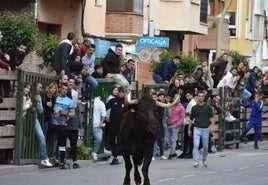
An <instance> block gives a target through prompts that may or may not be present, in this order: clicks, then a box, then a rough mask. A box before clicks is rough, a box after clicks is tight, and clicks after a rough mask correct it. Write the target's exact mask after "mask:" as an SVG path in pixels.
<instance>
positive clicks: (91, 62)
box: [81, 43, 98, 100]
mask: <svg viewBox="0 0 268 185" xmlns="http://www.w3.org/2000/svg"><path fill="white" fill-rule="evenodd" d="M85 46H86V47H87V51H86V54H85V56H83V58H82V63H83V64H84V67H83V69H82V71H81V74H82V80H83V82H84V83H85V84H86V89H85V91H84V92H83V93H82V96H83V98H84V99H85V100H87V99H88V95H89V93H91V92H92V91H93V90H94V89H95V88H96V87H97V86H98V82H97V81H96V79H95V78H94V77H93V76H92V75H91V74H92V73H93V72H94V66H95V55H94V52H95V48H96V46H95V44H89V45H88V44H87V43H85Z"/></svg>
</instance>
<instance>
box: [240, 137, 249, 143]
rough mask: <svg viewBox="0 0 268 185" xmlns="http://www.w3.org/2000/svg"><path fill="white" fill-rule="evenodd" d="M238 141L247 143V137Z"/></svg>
mask: <svg viewBox="0 0 268 185" xmlns="http://www.w3.org/2000/svg"><path fill="white" fill-rule="evenodd" d="M240 142H241V143H244V144H247V142H248V138H246V137H245V138H242V139H240Z"/></svg>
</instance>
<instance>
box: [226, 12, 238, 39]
mask: <svg viewBox="0 0 268 185" xmlns="http://www.w3.org/2000/svg"><path fill="white" fill-rule="evenodd" d="M228 13H229V15H230V19H229V31H230V37H237V29H236V28H237V25H236V22H237V21H236V12H228Z"/></svg>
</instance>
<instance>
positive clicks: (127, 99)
mask: <svg viewBox="0 0 268 185" xmlns="http://www.w3.org/2000/svg"><path fill="white" fill-rule="evenodd" d="M178 101H179V97H176V98H175V99H174V101H173V102H172V103H162V102H159V101H156V102H155V104H156V106H158V107H164V108H169V107H172V106H173V105H175V104H176V103H178ZM137 103H138V100H137V99H134V100H131V93H130V92H129V93H126V94H125V104H126V105H133V104H137Z"/></svg>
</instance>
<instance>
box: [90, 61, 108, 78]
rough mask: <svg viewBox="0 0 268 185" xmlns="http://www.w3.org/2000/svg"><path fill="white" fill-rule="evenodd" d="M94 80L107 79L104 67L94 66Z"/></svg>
mask: <svg viewBox="0 0 268 185" xmlns="http://www.w3.org/2000/svg"><path fill="white" fill-rule="evenodd" d="M91 76H93V77H94V78H105V77H104V76H103V67H102V66H101V65H100V64H96V65H95V66H94V72H93V73H92V74H91Z"/></svg>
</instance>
